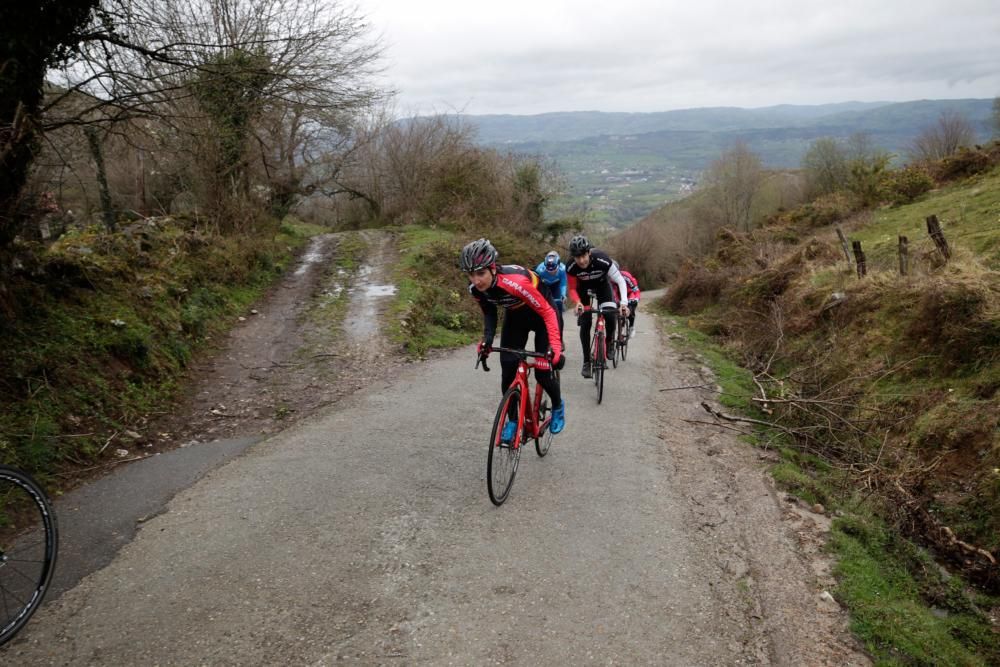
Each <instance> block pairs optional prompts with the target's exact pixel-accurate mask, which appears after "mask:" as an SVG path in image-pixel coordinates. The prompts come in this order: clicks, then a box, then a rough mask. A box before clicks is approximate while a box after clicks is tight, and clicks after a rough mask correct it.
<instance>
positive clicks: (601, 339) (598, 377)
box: [594, 331, 608, 405]
mask: <svg viewBox="0 0 1000 667" xmlns="http://www.w3.org/2000/svg"><path fill="white" fill-rule="evenodd" d="M596 353H597V358H598V359H599V361H598V363H597V364H596V367H595V369H594V384H596V385H597V404H598V405H600V404H601V401H603V400H604V369H605V367H607V365H608V348H607V341H606V340H605V333H604V332H603V331H602V332H601V333H599V334H597V350H596Z"/></svg>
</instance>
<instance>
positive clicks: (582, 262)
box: [566, 234, 628, 378]
mask: <svg viewBox="0 0 1000 667" xmlns="http://www.w3.org/2000/svg"><path fill="white" fill-rule="evenodd" d="M569 254H570V255H572V256H573V261H572V262H570V263H569V265H568V266H567V267H566V275H567V276H568V279H569V296H570V298H571V299H573V300H574V301H576V314H577V316H579V320H580V342H581V343H582V344H583V371H582V373H583V377H585V378H589V377H592V376H593V373H592V372H591V368H590V361H591V360H590V324H591V319H592V316H593V313H592V312H590V311H588V312H586V313H584V312H583V300H582V299H581V297H580V294H583V295H586V294H587V290H593V292H594V294H595V295H597V303H598V304H599V307H600V309H601V311H609V310H612V311H613V310H615V309H616V308H617V309H618V310H621V313H622V315H623V316H625V317H628V296H627V294H628V291H627V288H626V286H625V279H624V278H622V274H621V273H620V272H619V271H618V265H617V264H616V263H615V261H614V260H613V259H611V258H610V257H608V255H607V253H605V252H602V251H600V250H597V249H595V248H594V246H592V245H591V244H590V241H588V240H587V237H586V236H583V235H582V234H578V235H577V236H574V237H573V238H572V239H571V240H570V242H569ZM612 281H613V282H614V283H615V285H616V286H617V287H618V293H619V294H620V295H621V298H620V299H616V298H615V297H614V295H613V294H612V292H611V283H612ZM616 302H619V303H620V305H617V304H616ZM604 319H605V326H606V328H607V332H608V336H607V341H608V347H609V348H610V346H611V344H612V341H614V339H615V324H616V322H617V318H615V317H607V316H605V318H604ZM611 353H612V352H611V350H610V349H609V350H608V356H609V357H610V356H611Z"/></svg>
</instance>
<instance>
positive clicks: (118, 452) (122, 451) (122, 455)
mask: <svg viewBox="0 0 1000 667" xmlns="http://www.w3.org/2000/svg"><path fill="white" fill-rule="evenodd" d="M115 456H117V457H118V458H120V459H123V458H125V457H126V456H128V450H127V449H116V450H115Z"/></svg>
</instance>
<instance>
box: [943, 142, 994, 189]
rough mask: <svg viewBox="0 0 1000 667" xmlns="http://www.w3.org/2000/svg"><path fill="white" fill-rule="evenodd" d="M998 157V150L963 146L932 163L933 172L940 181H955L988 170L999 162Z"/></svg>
mask: <svg viewBox="0 0 1000 667" xmlns="http://www.w3.org/2000/svg"><path fill="white" fill-rule="evenodd" d="M998 157H1000V156H998V155H997V154H996V151H986V150H983V149H981V148H979V147H978V146H977V147H976V148H966V147H964V146H963V147H962V148H960V149H958V151H957V152H956V153H954V154H953V155H949V156H947V157H945V158H943V159H941V160H938V161H937V162H934V163H932V165H931V172H932V175H933V176H934V179H935V180H937V181H938V182H942V183H943V182H947V181H954V180H957V179H960V178H967V177H969V176H973V175H975V174H979V173H981V172H984V171H986V170H987V169H989V168H990V167H992V166H993V165H995V164H997V162H998Z"/></svg>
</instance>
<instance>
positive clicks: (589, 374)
mask: <svg viewBox="0 0 1000 667" xmlns="http://www.w3.org/2000/svg"><path fill="white" fill-rule="evenodd" d="M580 374H581V375H583V377H585V378H592V377H594V373H593V372H592V371H591V370H590V362H589V361H585V362H583V370H582V371H581V372H580Z"/></svg>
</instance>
